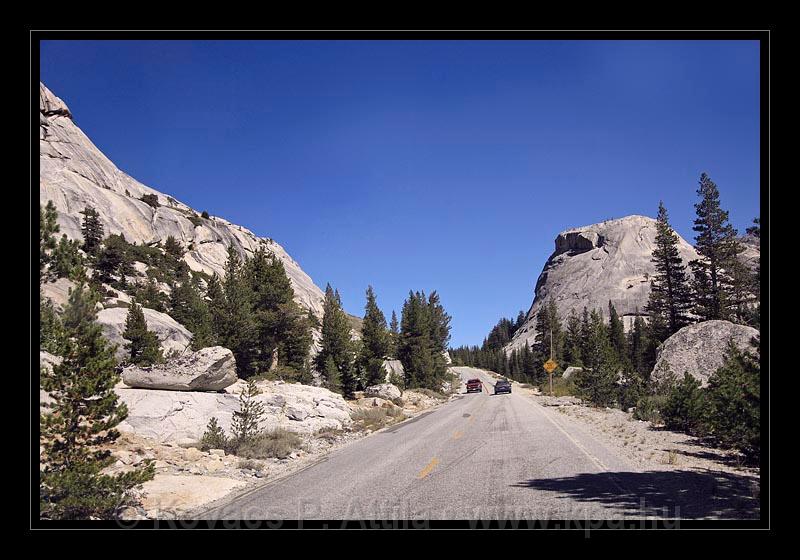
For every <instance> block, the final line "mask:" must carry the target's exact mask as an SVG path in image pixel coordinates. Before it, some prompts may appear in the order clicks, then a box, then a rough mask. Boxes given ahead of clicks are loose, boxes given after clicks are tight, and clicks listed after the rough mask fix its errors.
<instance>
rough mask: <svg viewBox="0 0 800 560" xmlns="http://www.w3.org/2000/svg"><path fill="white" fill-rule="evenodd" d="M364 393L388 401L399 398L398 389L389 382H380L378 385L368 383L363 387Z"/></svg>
mask: <svg viewBox="0 0 800 560" xmlns="http://www.w3.org/2000/svg"><path fill="white" fill-rule="evenodd" d="M364 395H365V396H367V397H379V398H381V399H386V400H389V401H390V400H392V399H399V398H400V389H398V388H397V386H395V385H392V384H391V383H381V384H380V385H370V386H369V387H367V388H366V389H364Z"/></svg>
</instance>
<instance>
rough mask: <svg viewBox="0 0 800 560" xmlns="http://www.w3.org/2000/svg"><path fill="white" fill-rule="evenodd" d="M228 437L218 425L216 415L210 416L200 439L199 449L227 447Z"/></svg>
mask: <svg viewBox="0 0 800 560" xmlns="http://www.w3.org/2000/svg"><path fill="white" fill-rule="evenodd" d="M228 443H229V442H228V438H227V437H226V436H225V432H224V431H223V429H222V428H220V427H219V424H218V423H217V419H216V417H212V418H211V420H209V421H208V426H207V427H206V431H205V433H204V434H203V438H202V439H201V440H200V449H202V450H203V451H208V450H209V449H228V447H229V446H228Z"/></svg>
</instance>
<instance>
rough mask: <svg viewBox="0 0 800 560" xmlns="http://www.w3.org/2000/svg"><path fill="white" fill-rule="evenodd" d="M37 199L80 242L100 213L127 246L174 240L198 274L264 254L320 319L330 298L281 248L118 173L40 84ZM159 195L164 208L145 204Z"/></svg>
mask: <svg viewBox="0 0 800 560" xmlns="http://www.w3.org/2000/svg"><path fill="white" fill-rule="evenodd" d="M39 112H40V119H39V120H40V126H39V167H40V172H39V200H40V201H41V202H42V204H44V203H45V202H46V201H48V200H52V201H53V203H54V204H55V206H56V209H57V210H58V223H59V226H60V228H61V232H62V233H65V234H66V235H67V237H69V238H70V239H81V233H80V225H81V219H82V215H81V214H80V212H81V211H82V210H83V209H84V207H85V206H86V205H90V206H93V207H94V208H95V209H96V210H97V211H98V212H99V214H100V220H101V221H102V223H103V228H104V230H105V233H106V234H107V235H108V234H112V233H117V234H119V233H122V234H124V235H125V238H126V239H127V240H128V241H129V242H135V243H139V244H142V243H144V244H153V243H156V242H158V241H162V242H163V241H164V240H166V238H167V237H168V236H170V235H172V236H173V237H175V238H176V239H177V240H178V241H180V242H181V243H182V244H183V246H184V248H187V249H189V250H188V251H187V253H186V256H185V259H186V262H187V263H188V265H189V267H190V268H191V269H192V270H197V271H204V272H206V273H209V274H211V273H213V272H217V273H218V274H222V272H223V268H224V263H225V258H226V256H227V250H228V247H230V246H233V247H234V248H236V250H237V251H239V253H240V255H247V254H252V253H253V252H254V251H255V250H256V249H257V248H259V247H263V248H265V249H266V250H267V251H269V252H271V253H272V254H274V255H275V256H277V257H278V258H279V259H281V261H283V264H284V267H285V268H286V273H287V275H288V276H289V279H290V280H291V283H292V287H293V288H294V291H295V299H296V300H297V301H298V303H300V304H301V305H303V306H304V307H306V308H309V309H311V310H312V311H313V312H314V314H315V315H317V316H318V317H321V316H322V301H323V298H324V295H323V293H322V291H321V290H320V289H319V288H318V287H317V286H316V285H315V284H314V282H313V281H312V280H311V278H310V277H309V276H308V275H307V274H306V273H305V272H304V271H303V270H302V269H301V268H300V266H299V265H298V264H297V262H296V261H295V260H294V259H292V258H291V257H290V256H289V255H288V254H287V253H286V251H285V250H284V249H283V247H281V246H280V245H279V244H278V243H276V242H274V241H273V240H271V239H265V238H259V237H257V236H256V235H255V234H254V233H252V232H251V231H249V230H248V229H246V228H244V227H242V226H238V225H235V224H232V223H230V222H228V221H227V220H224V219H222V218H220V217H216V216H212V217H210V218H208V219H205V218H202V217H201V216H200V212H196V211H195V210H193V209H192V208H190V207H189V206H187V205H185V204H183V203H181V202H179V201H177V200H175V199H174V198H173V197H170V196H168V195H166V194H164V193H161V192H159V191H156V190H155V189H152V188H150V187H148V186H146V185H143V184H142V183H139V182H138V181H136V180H135V179H133V178H132V177H130V176H129V175H127V174H126V173H124V172H122V171H120V170H119V169H118V168H117V166H116V165H114V163H113V162H112V161H111V160H109V159H108V158H107V157H106V156H105V155H104V154H103V153H102V152H101V151H100V150H99V149H98V148H97V146H95V145H94V144H93V143H92V141H91V140H89V138H88V137H87V136H86V135H85V134H84V133H83V131H81V129H80V128H78V126H77V125H76V124H75V122H74V121H73V118H72V113H71V112H70V111H69V109H68V108H67V105H66V104H65V103H64V102H63V101H62V100H61V99H59V98H58V97H56V96H55V95H54V94H53V93H52V92H51V91H50V90H49V89H47V87H45V86H44V84H41V83H40V84H39ZM143 195H155V196H156V197H157V199H158V203H159V205H160V206H159V207H158V208H153V207H152V206H150V205H149V204H147V203H145V202H143V201H142V200H140V199H141V197H142V196H143Z"/></svg>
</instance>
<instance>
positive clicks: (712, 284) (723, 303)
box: [689, 173, 742, 321]
mask: <svg viewBox="0 0 800 560" xmlns="http://www.w3.org/2000/svg"><path fill="white" fill-rule="evenodd" d="M697 194H698V195H699V196H700V202H698V203H697V204H695V205H694V206H695V210H696V212H697V218H696V219H695V221H694V224H695V225H694V228H693V229H694V231H696V232H697V236H696V237H695V242H696V243H695V249H696V250H697V253H698V254H699V255H700V257H701V258H700V259H697V260H694V261H692V262H691V263H689V264H690V266H691V268H692V272H693V273H694V278H695V280H694V292H695V309H694V312H695V313H696V314H697V315H698V316H699V317H700V318H701V319H702V320H704V321H708V320H711V319H727V318H729V316H730V314H731V310H730V306H731V305H732V304H733V305H736V302H735V301H734V302H732V301H731V300H732V299H733V298H732V294H731V286H732V284H733V279H732V277H731V275H730V271H731V270H732V269H733V267H734V266H735V264H734V261H735V260H736V259H737V258H738V255H739V253H741V251H742V247H741V244H740V243H739V241H738V240H737V238H736V235H737V232H736V229H735V228H734V227H733V226H732V225H731V224H730V223H728V212H727V211H725V210H722V208H721V207H720V202H719V190H718V189H717V186H716V185H715V184H714V182H713V181H712V180H711V179H710V178H709V177H708V175H706V174H705V173H703V174H702V175H701V176H700V187H699V188H698V189H697Z"/></svg>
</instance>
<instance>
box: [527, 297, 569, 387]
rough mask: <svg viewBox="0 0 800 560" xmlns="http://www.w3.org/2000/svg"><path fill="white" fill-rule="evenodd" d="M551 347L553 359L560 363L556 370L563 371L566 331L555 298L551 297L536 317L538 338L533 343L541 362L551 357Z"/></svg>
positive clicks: (557, 371)
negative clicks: (564, 331)
mask: <svg viewBox="0 0 800 560" xmlns="http://www.w3.org/2000/svg"><path fill="white" fill-rule="evenodd" d="M551 336H552V341H551ZM551 342H552V345H551ZM551 349H552V354H553V359H554V360H555V361H556V363H557V364H558V368H557V369H556V370H555V372H556V373H560V372H561V371H563V364H564V333H563V327H562V325H561V319H560V318H559V316H558V307H557V305H556V302H555V300H554V299H550V300H549V301H548V302H547V304H546V305H544V306H542V308H541V309H540V310H539V314H538V316H537V317H536V338H535V339H534V343H533V351H534V353H535V354H536V355H537V359H538V360H539V361H540V364H543V363H544V362H546V361H547V360H548V359H550V351H551Z"/></svg>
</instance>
